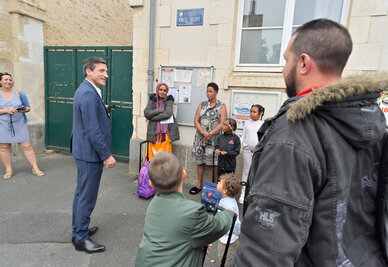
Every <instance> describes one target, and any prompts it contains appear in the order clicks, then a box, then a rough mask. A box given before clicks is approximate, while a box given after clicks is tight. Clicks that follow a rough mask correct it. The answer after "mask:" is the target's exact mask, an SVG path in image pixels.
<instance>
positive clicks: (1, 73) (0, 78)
mask: <svg viewBox="0 0 388 267" xmlns="http://www.w3.org/2000/svg"><path fill="white" fill-rule="evenodd" d="M4 75H8V76H11V77H12V75H11V74H9V73H8V72H0V81H1V80H2V79H3V76H4ZM0 87H1V84H0Z"/></svg>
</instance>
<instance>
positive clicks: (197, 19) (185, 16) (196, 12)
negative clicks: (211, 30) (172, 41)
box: [176, 8, 203, 26]
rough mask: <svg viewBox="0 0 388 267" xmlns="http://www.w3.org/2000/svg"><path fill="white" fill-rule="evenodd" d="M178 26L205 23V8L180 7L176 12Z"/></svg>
mask: <svg viewBox="0 0 388 267" xmlns="http://www.w3.org/2000/svg"><path fill="white" fill-rule="evenodd" d="M176 25H177V26H200V25H203V8H193V9H178V10H177V14H176Z"/></svg>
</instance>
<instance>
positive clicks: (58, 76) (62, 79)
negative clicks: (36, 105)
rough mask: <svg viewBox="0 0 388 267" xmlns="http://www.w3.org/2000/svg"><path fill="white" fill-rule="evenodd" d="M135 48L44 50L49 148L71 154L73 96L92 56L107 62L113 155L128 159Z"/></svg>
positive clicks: (106, 99)
mask: <svg viewBox="0 0 388 267" xmlns="http://www.w3.org/2000/svg"><path fill="white" fill-rule="evenodd" d="M132 51H133V50H132V47H121V46H120V47H58V46H46V47H45V48H44V63H45V95H46V148H48V149H57V150H64V151H69V146H70V136H71V129H72V123H73V96H74V93H75V90H76V89H77V87H78V85H79V84H80V83H81V82H82V81H83V79H84V75H83V70H82V65H83V61H84V59H86V58H88V57H91V56H98V57H102V58H104V59H106V60H107V64H108V75H109V78H108V80H107V82H106V85H105V86H104V87H102V88H101V92H102V99H103V100H104V103H105V104H107V105H108V106H109V108H108V111H109V113H110V115H111V123H112V153H113V155H114V156H115V157H116V158H118V159H129V139H130V138H131V136H132V132H133V126H132V53H133V52H132Z"/></svg>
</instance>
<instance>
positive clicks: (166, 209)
mask: <svg viewBox="0 0 388 267" xmlns="http://www.w3.org/2000/svg"><path fill="white" fill-rule="evenodd" d="M148 174H149V176H150V184H151V186H152V187H154V188H156V190H158V193H157V194H156V195H155V197H154V199H153V200H152V201H151V203H150V205H149V207H148V210H147V214H146V217H145V225H144V234H143V238H142V240H141V243H140V245H139V249H138V251H137V255H136V262H135V266H141V267H144V266H190V267H192V266H202V259H203V248H204V247H205V246H207V245H208V244H211V243H213V242H215V241H216V240H217V239H219V238H220V237H221V236H223V235H224V234H225V233H227V232H228V230H229V229H230V228H231V225H232V219H233V214H234V213H233V211H232V210H225V211H223V212H218V213H217V214H216V215H215V216H213V215H210V214H208V213H207V212H206V211H205V210H204V208H203V206H202V205H201V204H200V203H197V202H194V201H191V200H187V199H185V197H184V196H183V193H182V183H183V180H185V179H186V172H185V171H184V170H182V166H181V164H180V162H179V160H178V159H177V158H176V157H175V156H174V155H173V154H171V153H167V152H162V153H158V154H157V155H156V156H155V157H154V158H153V159H152V161H151V163H150V166H149V169H148Z"/></svg>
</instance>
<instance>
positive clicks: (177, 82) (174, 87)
mask: <svg viewBox="0 0 388 267" xmlns="http://www.w3.org/2000/svg"><path fill="white" fill-rule="evenodd" d="M213 70H214V67H213V66H211V67H192V66H163V65H162V66H160V76H159V77H160V81H161V82H164V83H166V84H167V85H168V87H169V88H170V90H169V92H168V95H172V96H173V97H174V99H175V105H176V106H177V112H176V114H177V115H176V120H177V123H178V124H179V125H186V126H194V116H195V112H196V110H197V108H198V105H199V104H200V103H201V102H202V101H205V100H206V99H207V97H206V86H207V84H208V83H210V82H212V81H213Z"/></svg>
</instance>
